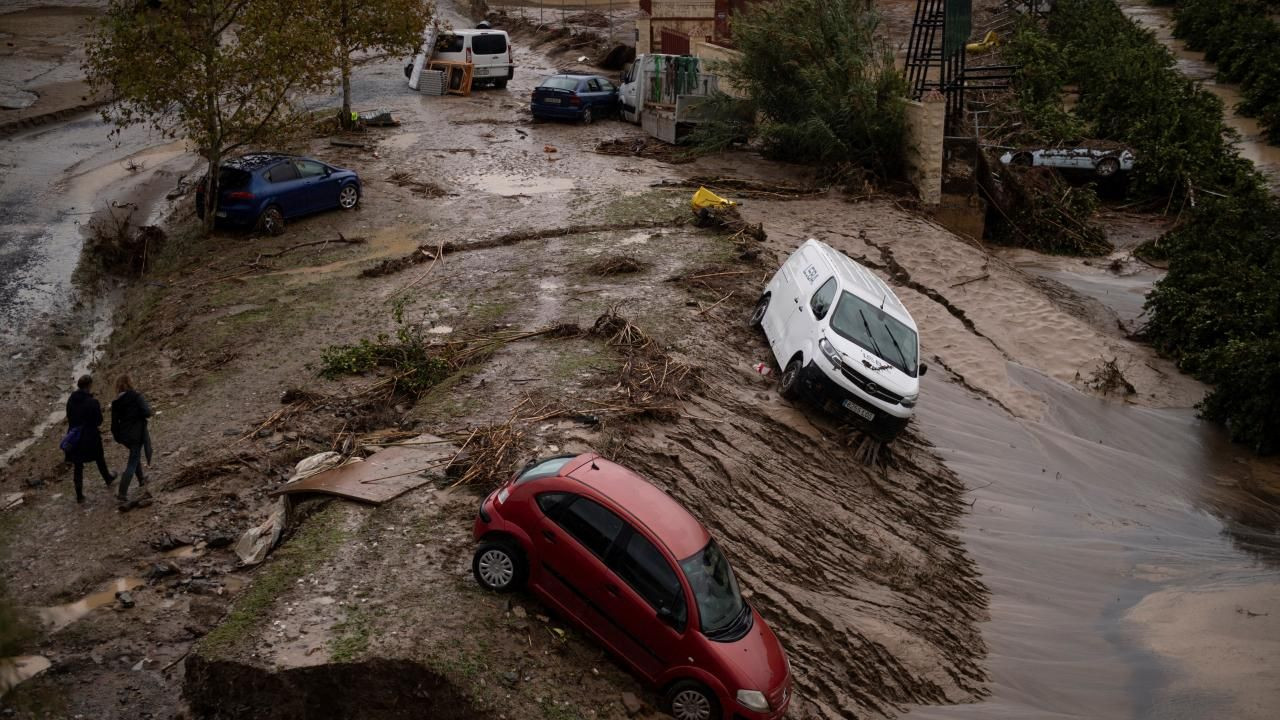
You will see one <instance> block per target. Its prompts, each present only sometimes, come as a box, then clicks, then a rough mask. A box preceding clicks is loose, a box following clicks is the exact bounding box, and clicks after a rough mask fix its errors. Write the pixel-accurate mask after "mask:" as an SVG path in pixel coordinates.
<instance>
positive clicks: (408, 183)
mask: <svg viewBox="0 0 1280 720" xmlns="http://www.w3.org/2000/svg"><path fill="white" fill-rule="evenodd" d="M387 182H389V183H392V184H394V185H399V186H400V187H402V188H409V189H410V190H412V191H414V192H416V193H417V194H419V195H421V196H422V197H425V198H439V197H444V196H445V195H448V194H449V191H448V190H445V189H444V188H442V187H440V186H439V185H437V184H435V183H433V182H427V181H424V180H419V179H417V178H415V177H414V176H413V175H412V174H410V173H408V172H406V171H404V170H401V171H399V172H394V173H392V174H391V175H390V176H389V177H388V178H387Z"/></svg>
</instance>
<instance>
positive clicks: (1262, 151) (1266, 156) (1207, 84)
mask: <svg viewBox="0 0 1280 720" xmlns="http://www.w3.org/2000/svg"><path fill="white" fill-rule="evenodd" d="M1116 4H1117V5H1119V6H1120V9H1121V10H1122V11H1123V12H1124V14H1125V15H1126V16H1128V17H1129V18H1130V19H1131V20H1133V21H1135V22H1137V23H1138V24H1139V25H1141V26H1142V27H1144V28H1146V29H1148V30H1150V31H1152V32H1153V33H1155V36H1156V39H1157V40H1159V41H1160V42H1161V43H1162V44H1163V45H1164V46H1165V47H1167V48H1169V50H1170V52H1172V53H1173V55H1174V57H1175V58H1177V66H1178V69H1179V70H1180V71H1182V73H1183V74H1184V75H1186V76H1187V77H1189V78H1191V79H1193V80H1198V81H1200V82H1201V84H1202V85H1203V86H1204V88H1205V89H1206V90H1208V91H1209V92H1212V93H1213V94H1214V95H1217V96H1218V97H1219V98H1221V99H1222V102H1223V103H1224V104H1225V105H1226V112H1225V113H1223V120H1225V121H1226V123H1227V125H1228V126H1230V127H1232V128H1234V129H1235V130H1236V131H1237V132H1239V133H1240V137H1241V142H1240V146H1239V149H1240V155H1241V157H1244V158H1247V159H1248V160H1250V161H1251V162H1252V163H1253V164H1254V165H1255V166H1257V168H1258V169H1259V170H1261V171H1262V172H1263V174H1265V175H1266V176H1267V177H1268V178H1269V179H1270V182H1271V184H1272V187H1273V188H1274V187H1278V186H1280V147H1277V146H1275V145H1268V144H1267V141H1266V137H1265V135H1264V134H1263V130H1262V127H1261V126H1260V125H1259V124H1258V121H1257V120H1255V119H1254V118H1249V117H1245V116H1243V115H1240V114H1239V113H1237V112H1235V106H1236V104H1237V103H1239V102H1240V99H1241V98H1240V87H1239V86H1238V85H1231V84H1227V83H1220V82H1218V81H1217V79H1216V76H1217V73H1218V68H1217V67H1216V66H1214V65H1213V63H1210V62H1208V61H1206V60H1205V59H1204V53H1201V52H1194V51H1192V50H1188V49H1187V46H1186V44H1185V43H1184V42H1182V41H1181V40H1179V39H1177V38H1175V37H1174V36H1173V7H1172V6H1169V5H1164V6H1155V5H1148V4H1147V3H1146V1H1145V0H1116Z"/></svg>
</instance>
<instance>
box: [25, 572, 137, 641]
mask: <svg viewBox="0 0 1280 720" xmlns="http://www.w3.org/2000/svg"><path fill="white" fill-rule="evenodd" d="M145 584H146V581H145V580H140V579H138V578H119V579H116V580H114V581H112V582H111V583H110V584H108V585H107V586H106V587H105V588H103V589H102V590H99V591H98V592H96V593H93V594H92V595H87V596H85V597H83V598H81V599H79V600H77V601H75V602H73V603H68V604H66V605H55V606H53V607H47V608H40V609H39V610H37V611H36V614H37V615H38V616H39V618H40V621H41V622H42V623H44V624H45V629H46V630H48V631H49V632H51V633H52V632H57V631H59V630H61V629H62V628H64V627H66V626H68V625H70V624H71V623H73V622H75V621H76V620H79V619H80V618H82V617H84V616H85V615H88V614H89V613H90V612H93V611H94V610H96V609H97V608H100V607H103V606H105V605H110V604H112V603H114V602H115V601H116V593H118V592H126V591H130V590H134V589H136V588H139V587H142V586H143V585H145Z"/></svg>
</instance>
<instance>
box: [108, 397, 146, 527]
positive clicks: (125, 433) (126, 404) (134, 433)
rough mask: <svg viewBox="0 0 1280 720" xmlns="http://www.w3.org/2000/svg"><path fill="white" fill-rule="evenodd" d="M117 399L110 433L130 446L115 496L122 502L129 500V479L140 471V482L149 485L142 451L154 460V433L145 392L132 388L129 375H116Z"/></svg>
mask: <svg viewBox="0 0 1280 720" xmlns="http://www.w3.org/2000/svg"><path fill="white" fill-rule="evenodd" d="M116 393H117V395H116V399H115V400H112V401H111V437H113V438H115V440H116V442H118V443H120V444H121V445H123V446H125V447H126V448H128V449H129V461H128V463H127V464H126V465H125V466H124V472H123V473H121V475H120V488H119V489H118V490H117V492H116V499H117V500H119V501H120V503H121V504H125V503H128V502H129V481H130V480H132V479H133V475H134V473H137V474H138V485H139V486H142V485H146V484H147V481H146V477H145V476H144V475H143V473H142V455H143V452H144V451H145V452H146V456H147V464H148V465H150V464H151V435H150V434H149V433H148V432H147V418H149V417H151V406H150V405H147V400H146V398H144V397H142V393H140V392H138V391H137V390H134V389H133V381H132V380H130V379H129V376H128V375H121V376H120V377H119V378H117V379H116Z"/></svg>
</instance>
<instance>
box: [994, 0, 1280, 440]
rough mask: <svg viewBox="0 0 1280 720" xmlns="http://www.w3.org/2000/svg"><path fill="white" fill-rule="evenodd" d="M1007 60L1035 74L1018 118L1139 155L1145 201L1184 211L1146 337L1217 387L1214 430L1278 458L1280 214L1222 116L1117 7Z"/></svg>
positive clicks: (1059, 135)
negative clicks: (1073, 99)
mask: <svg viewBox="0 0 1280 720" xmlns="http://www.w3.org/2000/svg"><path fill="white" fill-rule="evenodd" d="M1184 1H1185V0H1184ZM1192 1H1196V0H1192ZM1100 38H1106V40H1105V42H1103V41H1100ZM1277 45H1280V44H1277ZM1007 52H1009V53H1010V56H1011V59H1012V60H1014V61H1015V62H1019V63H1021V64H1022V65H1023V67H1022V70H1021V73H1020V74H1021V76H1022V78H1021V81H1020V84H1019V104H1020V106H1021V107H1022V108H1023V110H1024V112H1025V113H1026V116H1027V118H1028V120H1029V122H1031V123H1033V124H1036V125H1037V126H1038V127H1039V129H1040V131H1041V132H1042V133H1044V134H1046V135H1048V136H1049V137H1048V139H1049V140H1050V141H1053V140H1068V139H1076V138H1078V137H1079V135H1075V136H1071V135H1068V134H1067V133H1074V132H1082V133H1083V134H1084V135H1085V136H1087V137H1097V138H1103V139H1108V140H1115V141H1118V142H1122V143H1124V144H1126V145H1129V146H1131V147H1132V148H1133V149H1134V152H1135V154H1136V155H1137V157H1138V164H1137V166H1136V167H1135V175H1136V177H1135V181H1136V182H1135V189H1136V190H1137V191H1138V192H1146V193H1151V194H1159V195H1161V196H1163V195H1166V194H1167V195H1168V196H1169V197H1170V198H1171V199H1174V200H1176V201H1177V202H1175V203H1173V205H1172V206H1173V207H1175V208H1177V207H1182V208H1184V211H1183V212H1182V222H1181V223H1180V224H1179V226H1178V227H1177V228H1176V229H1175V230H1173V231H1171V232H1169V233H1167V234H1166V235H1165V236H1164V237H1162V238H1161V239H1160V241H1159V243H1158V248H1159V250H1160V254H1161V255H1162V256H1163V257H1166V258H1167V259H1168V260H1169V273H1168V275H1166V276H1165V277H1164V278H1163V279H1162V280H1161V281H1160V282H1159V283H1157V284H1156V287H1155V289H1154V290H1153V291H1152V292H1151V294H1150V295H1149V296H1148V298H1147V304H1146V308H1147V313H1148V321H1147V325H1146V328H1145V332H1146V335H1147V337H1148V338H1149V339H1150V340H1151V342H1152V343H1153V344H1154V345H1155V347H1156V348H1157V349H1159V350H1160V351H1161V352H1163V353H1165V354H1167V355H1169V356H1170V357H1172V358H1174V359H1175V360H1176V361H1177V363H1178V365H1179V367H1181V368H1182V369H1184V370H1185V371H1187V372H1189V373H1191V374H1192V375H1194V376H1195V377H1197V378H1199V379H1201V380H1203V381H1205V382H1207V383H1210V384H1211V385H1213V386H1214V388H1213V390H1212V391H1211V392H1210V394H1209V396H1208V397H1207V398H1206V399H1205V400H1204V402H1203V403H1201V405H1200V409H1201V412H1202V414H1203V415H1204V416H1205V417H1206V418H1209V419H1212V420H1215V421H1218V422H1221V423H1223V424H1224V425H1226V427H1227V429H1228V430H1229V432H1230V433H1231V436H1232V438H1233V439H1235V440H1236V441H1239V442H1243V443H1247V444H1248V445H1249V446H1250V447H1252V448H1254V449H1255V450H1256V451H1258V452H1260V453H1269V452H1276V451H1280V201H1277V200H1276V198H1275V197H1273V196H1271V195H1270V194H1269V193H1268V192H1267V191H1266V190H1265V187H1264V185H1263V182H1262V179H1261V177H1260V176H1259V174H1258V173H1257V171H1256V170H1255V169H1254V168H1253V166H1252V165H1251V164H1250V163H1249V162H1248V161H1247V160H1244V159H1242V158H1240V157H1239V156H1238V154H1237V153H1236V152H1235V149H1234V148H1233V147H1232V145H1231V140H1232V139H1233V137H1234V135H1233V133H1232V132H1231V131H1229V130H1228V129H1227V128H1226V126H1225V125H1224V124H1223V122H1222V112H1223V107H1222V103H1221V102H1220V101H1219V100H1218V99H1217V98H1216V97H1214V96H1213V95H1212V94H1211V93H1209V92H1208V91H1206V90H1202V89H1200V88H1199V87H1197V86H1196V84H1195V83H1194V82H1192V81H1190V80H1188V79H1187V78H1186V77H1184V76H1183V75H1182V74H1181V73H1179V72H1178V70H1177V69H1176V68H1175V67H1174V60H1173V56H1172V55H1171V54H1170V53H1169V52H1168V50H1166V49H1165V48H1164V47H1163V46H1162V45H1160V43H1159V42H1158V41H1157V40H1156V39H1155V38H1154V37H1153V36H1152V35H1151V34H1150V33H1149V32H1147V31H1145V30H1143V29H1141V28H1140V27H1138V26H1137V25H1135V24H1134V23H1132V22H1131V21H1130V20H1128V19H1127V18H1126V17H1124V15H1123V14H1122V13H1121V12H1120V10H1119V8H1117V7H1116V5H1114V4H1113V3H1112V2H1111V1H1110V0H1059V1H1058V3H1057V6H1056V7H1055V10H1054V12H1053V13H1051V14H1050V16H1049V20H1048V23H1047V25H1046V26H1044V27H1040V26H1036V25H1032V24H1028V25H1026V26H1024V27H1023V28H1021V29H1020V30H1019V32H1018V33H1017V34H1016V35H1015V36H1014V37H1013V38H1012V39H1011V42H1010V43H1009V46H1008V48H1007ZM1065 85H1077V86H1078V87H1079V88H1080V102H1079V104H1078V105H1077V106H1076V108H1074V110H1073V113H1070V114H1067V115H1071V116H1073V117H1074V120H1073V119H1072V117H1065V118H1064V117H1063V114H1066V113H1065V111H1064V110H1062V108H1061V103H1060V100H1059V96H1060V93H1061V88H1062V87H1063V86H1065ZM1075 121H1079V122H1081V123H1083V128H1082V129H1081V128H1075V127H1073V122H1075ZM1064 128H1065V130H1064Z"/></svg>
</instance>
